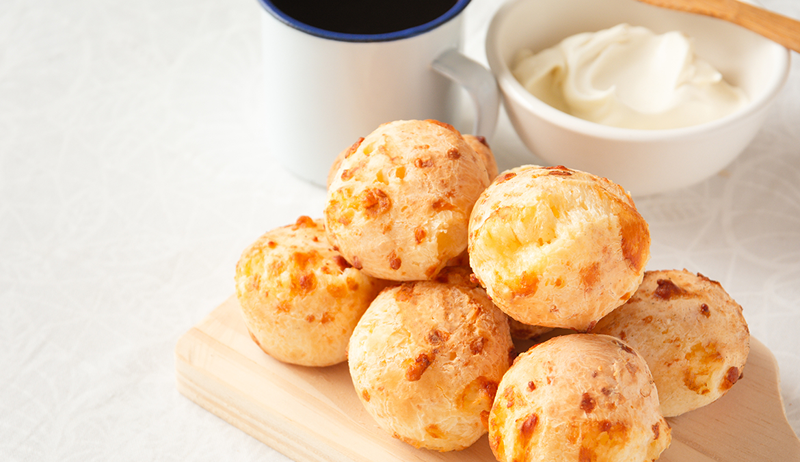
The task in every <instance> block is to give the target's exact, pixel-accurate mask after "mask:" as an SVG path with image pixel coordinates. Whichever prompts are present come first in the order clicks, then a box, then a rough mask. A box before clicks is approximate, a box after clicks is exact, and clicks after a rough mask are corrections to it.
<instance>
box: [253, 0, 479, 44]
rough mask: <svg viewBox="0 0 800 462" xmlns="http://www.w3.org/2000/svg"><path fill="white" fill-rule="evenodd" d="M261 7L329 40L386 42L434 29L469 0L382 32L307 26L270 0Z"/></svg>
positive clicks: (464, 6)
mask: <svg viewBox="0 0 800 462" xmlns="http://www.w3.org/2000/svg"><path fill="white" fill-rule="evenodd" d="M258 2H259V3H260V4H261V6H262V7H264V9H265V10H267V12H268V13H270V14H272V15H273V16H275V18H277V19H278V20H279V21H281V22H282V23H284V24H286V25H288V26H291V27H293V28H295V29H298V30H300V31H302V32H305V33H307V34H311V35H316V36H317V37H322V38H326V39H331V40H337V41H340V42H388V41H392V40H401V39H406V38H410V37H415V36H417V35H420V34H423V33H425V32H428V31H429V30H432V29H435V28H437V27H439V26H440V25H442V24H444V23H446V22H448V21H450V20H451V19H453V18H454V17H456V16H458V14H459V13H461V11H462V10H463V9H464V8H466V7H467V5H468V4H469V2H470V0H457V1H456V3H455V5H453V6H452V7H451V8H450V9H449V10H447V12H446V13H444V14H443V15H441V16H439V17H438V18H436V19H434V20H433V21H429V22H426V23H425V24H420V25H419V26H414V27H410V28H408V29H403V30H399V31H395V32H387V33H384V34H348V33H344V32H333V31H329V30H325V29H320V28H318V27H313V26H309V25H308V24H305V23H303V22H300V21H298V20H296V19H294V18H292V17H291V16H288V15H286V14H285V13H284V12H283V11H281V10H279V9H278V8H277V7H276V6H275V5H273V3H272V1H270V0H258Z"/></svg>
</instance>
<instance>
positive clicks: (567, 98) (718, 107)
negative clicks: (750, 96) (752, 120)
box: [512, 24, 747, 130]
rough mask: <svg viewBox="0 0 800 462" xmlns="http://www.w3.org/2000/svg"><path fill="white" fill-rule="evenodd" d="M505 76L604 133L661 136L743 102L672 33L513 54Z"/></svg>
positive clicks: (634, 31)
mask: <svg viewBox="0 0 800 462" xmlns="http://www.w3.org/2000/svg"><path fill="white" fill-rule="evenodd" d="M514 61H515V62H514V64H513V68H512V73H513V74H514V76H515V77H516V78H517V80H519V82H520V83H521V84H522V85H523V86H524V87H525V88H526V89H527V90H528V91H530V92H531V93H532V94H533V95H534V96H536V97H537V98H539V99H540V100H542V101H544V102H545V103H547V104H549V105H550V106H553V107H554V108H556V109H559V110H561V111H563V112H566V113H567V114H570V115H573V116H575V117H579V118H581V119H584V120H588V121H591V122H596V123H600V124H603V125H609V126H612V127H621V128H635V129H655V130H659V129H669V128H679V127H688V126H692V125H698V124H702V123H705V122H709V121H712V120H715V119H719V118H720V117H724V116H726V115H728V114H731V113H733V112H735V111H736V110H738V109H739V108H741V107H743V106H744V105H745V103H746V102H747V96H746V95H745V93H744V91H742V90H741V89H740V88H737V87H734V86H732V85H730V84H728V83H727V82H726V81H725V80H724V79H723V77H722V74H721V73H720V72H719V71H717V70H716V69H714V67H713V66H712V65H711V64H709V63H708V62H707V61H705V60H703V59H701V58H700V57H698V56H696V55H695V52H694V45H693V42H692V39H691V38H690V37H689V36H687V35H686V34H684V33H682V32H679V31H670V32H666V33H664V34H655V33H653V32H652V31H651V30H650V29H648V28H646V27H642V26H631V25H629V24H619V25H617V26H614V27H611V28H608V29H603V30H600V31H597V32H584V33H581V34H576V35H573V36H570V37H568V38H566V39H564V40H562V41H561V42H560V43H559V44H558V45H556V46H554V47H550V48H547V49H545V50H542V51H540V52H538V53H534V52H533V51H532V50H530V49H528V48H524V49H522V50H520V51H519V52H518V53H517V56H516V58H515V60H514Z"/></svg>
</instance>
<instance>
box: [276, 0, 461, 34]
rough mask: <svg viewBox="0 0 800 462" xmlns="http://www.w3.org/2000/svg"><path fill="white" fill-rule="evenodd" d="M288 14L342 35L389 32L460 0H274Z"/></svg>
mask: <svg viewBox="0 0 800 462" xmlns="http://www.w3.org/2000/svg"><path fill="white" fill-rule="evenodd" d="M271 3H272V4H273V5H274V6H275V7H276V8H277V9H278V10H280V11H281V12H283V13H284V14H285V15H286V16H289V17H291V18H293V19H295V20H296V21H299V22H302V23H304V24H307V25H309V26H312V27H316V28H318V29H322V30H326V31H330V32H338V33H343V34H358V35H374V34H387V33H391V32H397V31H401V30H406V29H410V28H413V27H417V26H421V25H423V24H427V23H429V22H431V21H433V20H434V19H436V18H438V17H440V16H442V15H444V14H445V13H446V12H447V11H448V10H450V8H452V7H453V6H454V5H455V4H456V3H457V0H390V1H385V0H271Z"/></svg>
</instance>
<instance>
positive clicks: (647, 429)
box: [489, 334, 671, 462]
mask: <svg viewBox="0 0 800 462" xmlns="http://www.w3.org/2000/svg"><path fill="white" fill-rule="evenodd" d="M670 440H671V435H670V428H669V425H668V424H667V422H666V420H664V418H663V417H662V415H661V413H660V411H659V406H658V392H657V391H656V387H655V385H654V384H653V380H652V378H651V376H650V372H649V371H648V369H647V364H645V362H644V360H643V359H642V358H641V357H640V356H639V355H638V354H637V353H636V352H635V351H634V350H633V349H631V348H630V347H629V346H628V345H626V344H625V343H624V342H622V341H620V340H618V339H616V338H613V337H610V336H606V335H594V334H571V335H565V336H561V337H554V338H552V339H550V340H548V341H546V342H544V343H540V344H539V345H537V346H534V347H533V348H531V349H529V350H528V351H527V352H525V353H523V354H521V355H520V356H519V357H518V358H517V359H516V361H514V365H513V366H511V368H510V369H509V370H508V372H507V373H506V374H505V376H503V380H502V381H501V382H500V386H499V387H498V389H497V397H496V398H495V401H494V405H493V406H492V411H491V413H490V416H489V444H490V445H491V448H492V451H493V452H494V455H495V457H496V458H497V460H498V461H500V462H512V461H513V462H516V461H525V462H559V461H594V462H600V461H607V462H612V461H623V460H624V461H627V462H639V461H648V462H649V461H651V460H655V459H656V458H658V456H659V455H660V454H661V452H662V451H664V449H666V448H667V446H668V445H669V443H670Z"/></svg>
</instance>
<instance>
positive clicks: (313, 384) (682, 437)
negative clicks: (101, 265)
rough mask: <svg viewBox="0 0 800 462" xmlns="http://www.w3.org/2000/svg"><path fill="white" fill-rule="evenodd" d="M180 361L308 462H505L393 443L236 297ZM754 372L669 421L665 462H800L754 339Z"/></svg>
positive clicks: (183, 378)
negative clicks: (268, 337)
mask: <svg viewBox="0 0 800 462" xmlns="http://www.w3.org/2000/svg"><path fill="white" fill-rule="evenodd" d="M175 361H176V380H177V388H178V391H179V392H180V393H182V394H183V395H185V396H186V397H188V398H189V399H191V400H192V401H194V402H196V403H197V404H199V405H200V406H201V407H203V408H205V409H206V410H208V411H210V412H211V413H213V414H215V415H217V416H218V417H220V418H222V419H223V420H225V421H226V422H228V423H230V424H231V425H233V426H235V427H237V428H239V429H240V430H242V431H244V432H245V433H247V434H249V435H251V436H253V437H254V438H256V439H258V440H259V441H261V442H263V443H264V444H267V445H269V446H270V447H272V448H274V449H276V450H277V451H279V452H281V453H283V454H284V455H286V456H287V457H289V458H291V459H293V460H295V461H298V462H346V461H355V462H373V461H378V460H380V461H381V462H383V461H388V462H394V461H396V462H401V461H420V462H434V461H453V462H455V461H456V460H457V461H459V462H493V461H494V460H495V459H494V457H493V456H492V454H491V451H490V450H489V448H488V441H487V439H486V437H485V436H484V437H483V438H481V439H480V440H479V441H478V442H477V443H475V444H474V445H473V446H472V447H470V448H468V449H466V450H464V451H458V452H450V453H438V452H434V451H427V450H421V449H414V448H413V447H411V446H409V445H407V444H405V443H402V442H400V441H398V440H395V439H393V438H391V437H390V436H388V435H387V434H386V433H385V432H383V431H382V430H381V429H379V428H378V427H377V425H375V423H374V421H372V420H371V418H370V417H369V415H368V414H367V413H366V411H364V409H363V407H362V406H361V404H360V402H359V401H358V397H357V396H356V395H355V391H354V390H353V389H352V383H351V382H350V379H349V373H348V371H347V366H346V364H340V365H338V366H332V367H328V368H318V369H316V368H304V367H301V366H291V365H286V364H283V363H280V362H278V361H275V360H273V359H272V358H270V357H269V356H267V355H266V354H264V353H263V352H262V351H261V350H260V349H259V348H258V347H257V346H256V345H255V344H254V343H253V342H252V340H251V339H250V338H249V334H247V331H246V328H245V327H244V323H243V321H242V319H241V315H240V311H239V306H238V301H237V300H236V298H235V297H231V298H230V299H228V300H227V301H226V302H224V303H223V304H222V305H220V306H219V307H217V308H216V309H215V310H214V311H212V312H211V314H209V315H208V316H207V317H206V319H204V320H203V321H202V322H200V323H199V324H198V325H196V326H195V327H193V328H192V329H190V330H189V331H188V332H186V333H185V334H184V335H183V336H182V337H181V338H180V339H179V341H178V343H177V344H176V347H175ZM744 373H745V377H744V378H743V379H742V380H741V381H740V382H739V383H738V384H737V385H736V386H734V387H733V388H732V389H731V391H730V392H729V393H728V394H727V395H725V396H724V397H723V398H722V399H720V400H719V401H717V402H716V403H713V404H711V405H709V406H706V407H705V408H702V409H699V410H696V411H692V412H690V413H687V414H685V415H683V416H680V417H676V418H670V419H668V420H669V422H670V425H671V426H672V435H673V441H672V444H671V445H670V447H669V448H668V449H667V451H665V452H664V453H663V454H662V456H661V458H660V459H659V460H660V461H664V462H678V461H681V462H707V461H716V460H725V461H754V460H775V461H800V440H798V438H797V437H796V435H795V434H794V432H793V430H792V429H791V427H790V426H789V424H788V420H787V419H786V414H785V411H784V407H783V403H782V400H781V396H780V384H779V381H778V370H777V362H776V361H775V358H774V356H772V353H771V352H770V351H769V350H768V349H767V348H766V347H765V346H764V345H763V344H762V343H761V342H759V341H758V340H756V339H754V338H753V339H752V341H751V352H750V357H749V358H748V363H747V365H746V366H745V369H744ZM744 441H746V443H747V444H743V442H744Z"/></svg>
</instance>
